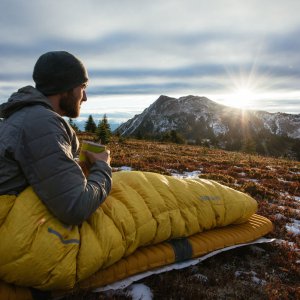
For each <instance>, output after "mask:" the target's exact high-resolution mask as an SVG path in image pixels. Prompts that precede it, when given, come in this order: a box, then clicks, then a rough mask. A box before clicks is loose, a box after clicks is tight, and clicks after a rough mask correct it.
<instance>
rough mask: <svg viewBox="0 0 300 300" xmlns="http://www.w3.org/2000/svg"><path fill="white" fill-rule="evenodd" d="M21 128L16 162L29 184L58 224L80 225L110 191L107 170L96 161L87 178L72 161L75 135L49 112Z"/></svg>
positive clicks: (41, 113) (58, 117) (109, 174)
mask: <svg viewBox="0 0 300 300" xmlns="http://www.w3.org/2000/svg"><path fill="white" fill-rule="evenodd" d="M24 124H26V125H25V126H24V128H23V130H22V134H21V135H20V138H19V146H18V151H17V153H16V156H17V157H16V158H17V160H18V162H19V164H20V167H21V168H22V170H23V172H24V174H25V176H26V178H27V180H28V184H29V185H31V186H32V187H33V189H34V190H35V192H36V193H37V195H38V196H39V197H40V198H41V199H42V201H43V202H44V204H45V205H46V206H47V208H48V209H49V210H50V211H51V212H52V213H53V214H54V215H55V216H56V217H57V218H58V219H59V220H60V221H62V222H63V223H66V224H74V225H77V224H80V223H82V222H83V221H84V220H86V219H87V218H88V217H89V216H90V215H91V214H92V213H93V212H94V211H95V210H96V209H97V208H98V207H99V205H100V204H101V203H102V202H103V201H104V200H105V198H106V197H107V195H108V193H109V192H110V190H111V181H112V179H111V177H112V176H111V168H110V166H109V165H108V164H107V163H106V162H104V161H97V162H96V163H95V164H94V165H93V167H92V168H91V170H90V175H89V176H88V178H86V177H85V176H84V175H83V173H82V170H81V168H80V166H79V165H78V164H77V163H76V161H75V160H74V157H73V153H74V138H76V137H75V135H74V133H73V134H72V130H71V128H70V127H69V126H68V124H67V123H66V122H65V120H64V119H63V118H61V117H60V116H59V115H57V114H55V113H54V112H51V111H50V110H43V111H41V112H40V113H39V114H37V116H36V117H34V118H33V116H32V115H31V116H30V115H29V116H28V120H27V122H24ZM72 145H73V149H72Z"/></svg>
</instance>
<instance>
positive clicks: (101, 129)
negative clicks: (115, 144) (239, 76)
mask: <svg viewBox="0 0 300 300" xmlns="http://www.w3.org/2000/svg"><path fill="white" fill-rule="evenodd" d="M96 133H97V137H98V139H99V141H100V143H101V144H103V145H106V144H108V143H109V141H110V138H111V135H112V133H111V129H110V125H109V123H108V121H107V117H106V114H104V116H103V118H102V120H99V123H98V126H97V130H96Z"/></svg>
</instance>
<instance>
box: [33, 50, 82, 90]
mask: <svg viewBox="0 0 300 300" xmlns="http://www.w3.org/2000/svg"><path fill="white" fill-rule="evenodd" d="M32 78H33V80H34V82H35V87H36V89H37V90H39V91H40V92H41V93H43V94H44V95H46V96H49V95H54V94H59V93H63V92H67V91H68V90H70V89H73V88H75V87H77V86H79V85H81V84H83V83H86V82H87V81H88V74H87V70H86V69H85V67H84V65H83V64H82V62H81V61H80V60H79V59H78V58H77V57H75V56H74V55H72V54H70V53H68V52H66V51H51V52H47V53H45V54H43V55H41V56H40V57H39V59H38V60H37V62H36V64H35V66H34V69H33V75H32Z"/></svg>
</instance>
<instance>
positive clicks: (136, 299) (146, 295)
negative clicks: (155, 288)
mask: <svg viewBox="0 0 300 300" xmlns="http://www.w3.org/2000/svg"><path fill="white" fill-rule="evenodd" d="M127 296H131V297H132V300H152V299H153V294H152V292H151V290H150V288H149V287H148V286H146V285H144V284H141V283H139V284H137V283H136V284H132V285H131V286H129V287H128V291H127Z"/></svg>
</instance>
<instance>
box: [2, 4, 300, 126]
mask: <svg viewBox="0 0 300 300" xmlns="http://www.w3.org/2000/svg"><path fill="white" fill-rule="evenodd" d="M299 11H300V1H299V0H280V1H279V0H263V1H262V0H247V1H246V0H214V1H204V0H182V1H179V0H164V1H161V0H151V1H144V0H122V1H120V0H110V1H103V0H84V1H83V0H82V1H79V0H60V1H56V0H51V1H50V0H43V1H40V0H30V1H28V0H26V1H25V0H19V1H17V0H1V2H0V103H2V102H5V101H7V98H8V97H9V96H10V94H11V93H13V92H15V91H16V90H17V89H19V88H20V87H22V86H25V85H34V82H33V80H32V70H33V66H34V64H35V62H36V60H37V59H38V57H39V56H40V55H41V54H43V53H45V52H47V51H52V50H65V51H69V52H71V53H72V54H74V55H76V56H77V57H78V58H80V59H81V60H82V61H83V63H84V64H85V66H86V67H87V69H88V72H89V77H90V81H89V86H88V89H87V96H88V101H87V102H86V103H84V104H83V105H82V110H81V111H82V114H81V116H80V118H85V117H86V116H87V115H88V114H95V116H98V117H99V116H102V115H103V114H104V113H105V114H107V117H108V119H109V120H110V121H111V122H114V123H121V122H124V121H126V120H128V119H129V118H131V117H133V116H134V115H135V114H138V113H141V112H142V111H143V110H144V109H145V108H146V107H148V106H149V105H150V104H151V103H153V102H154V101H155V100H156V99H157V98H158V97H159V96H160V95H167V96H171V97H176V98H178V97H181V96H186V95H195V96H205V97H207V98H209V99H211V100H213V101H215V102H218V103H221V104H225V105H229V106H234V107H239V108H243V109H259V110H265V111H269V112H286V113H300V80H299V79H300V38H299V36H300V18H299ZM80 118H79V119H80Z"/></svg>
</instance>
